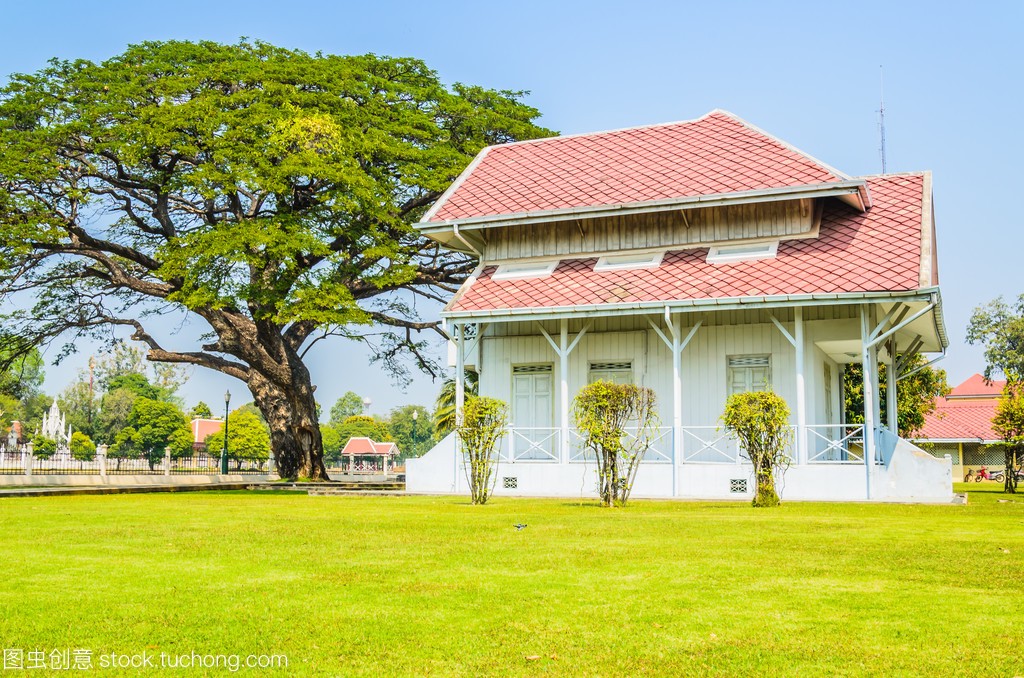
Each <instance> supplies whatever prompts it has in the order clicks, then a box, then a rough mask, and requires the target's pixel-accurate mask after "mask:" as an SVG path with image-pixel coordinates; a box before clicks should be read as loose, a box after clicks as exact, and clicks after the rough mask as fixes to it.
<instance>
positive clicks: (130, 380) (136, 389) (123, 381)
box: [107, 372, 161, 400]
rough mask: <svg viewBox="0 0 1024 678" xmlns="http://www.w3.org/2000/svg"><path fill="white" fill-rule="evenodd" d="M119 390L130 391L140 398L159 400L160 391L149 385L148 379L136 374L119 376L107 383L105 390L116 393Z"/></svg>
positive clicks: (128, 373)
mask: <svg viewBox="0 0 1024 678" xmlns="http://www.w3.org/2000/svg"><path fill="white" fill-rule="evenodd" d="M119 389H124V390H126V391H131V392H132V393H134V394H135V395H136V396H138V397H140V398H148V399H150V400H161V397H160V396H161V392H160V389H159V388H157V387H156V386H153V385H152V384H150V383H149V379H146V376H145V375H143V374H139V373H138V372H127V373H125V374H119V375H117V376H116V377H113V378H111V379H110V380H109V381H108V382H107V390H109V391H117V390H119Z"/></svg>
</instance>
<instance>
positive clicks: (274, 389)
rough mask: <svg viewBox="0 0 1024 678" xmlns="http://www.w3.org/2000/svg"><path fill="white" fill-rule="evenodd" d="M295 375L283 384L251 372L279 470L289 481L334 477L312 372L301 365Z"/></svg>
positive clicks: (254, 392) (250, 387)
mask: <svg viewBox="0 0 1024 678" xmlns="http://www.w3.org/2000/svg"><path fill="white" fill-rule="evenodd" d="M291 375H292V382H291V383H290V384H287V385H284V386H282V385H280V384H277V383H274V382H271V381H270V380H269V379H267V378H266V377H264V376H263V375H262V374H260V373H258V372H256V371H255V370H252V371H251V372H250V373H249V383H248V385H249V390H250V391H251V392H252V395H253V399H254V400H255V403H256V407H258V408H259V409H260V412H262V413H263V417H264V418H265V419H266V420H267V424H269V425H270V449H271V450H272V451H273V454H274V458H275V460H276V462H277V472H278V473H279V474H280V476H281V478H284V479H287V480H300V479H301V480H330V478H329V477H328V476H327V468H326V467H325V466H324V445H323V439H322V438H321V437H320V424H319V422H318V421H317V415H316V399H315V398H314V397H313V385H312V382H311V380H310V376H309V372H308V371H307V370H306V369H305V366H301V368H299V369H293V370H292V372H291Z"/></svg>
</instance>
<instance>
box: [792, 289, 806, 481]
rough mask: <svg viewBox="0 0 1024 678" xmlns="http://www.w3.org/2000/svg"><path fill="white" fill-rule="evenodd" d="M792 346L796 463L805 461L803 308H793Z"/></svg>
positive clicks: (804, 462)
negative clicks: (794, 384)
mask: <svg viewBox="0 0 1024 678" xmlns="http://www.w3.org/2000/svg"><path fill="white" fill-rule="evenodd" d="M793 320H794V328H793V335H794V336H793V339H794V341H793V347H794V349H795V351H796V356H795V358H796V463H798V464H806V463H807V391H806V387H805V385H804V369H805V367H806V366H805V365H804V361H805V359H806V358H805V356H804V309H803V308H802V307H800V306H797V307H796V308H794V309H793Z"/></svg>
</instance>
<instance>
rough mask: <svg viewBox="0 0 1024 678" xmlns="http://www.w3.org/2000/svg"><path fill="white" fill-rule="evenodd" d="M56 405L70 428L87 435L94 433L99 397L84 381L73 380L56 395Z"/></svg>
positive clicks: (90, 435)
mask: <svg viewBox="0 0 1024 678" xmlns="http://www.w3.org/2000/svg"><path fill="white" fill-rule="evenodd" d="M57 406H58V407H60V411H61V412H63V413H64V416H65V417H66V418H67V421H68V423H69V424H71V428H72V429H73V430H75V431H81V432H82V433H84V434H86V435H87V436H89V437H92V436H94V435H96V425H97V418H98V416H99V409H100V399H99V398H98V397H96V393H95V392H94V391H92V390H91V389H90V388H89V383H88V382H86V381H81V380H79V381H74V382H72V383H70V384H68V385H67V387H65V389H64V390H63V391H61V392H60V395H58V396H57Z"/></svg>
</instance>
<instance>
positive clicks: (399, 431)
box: [388, 405, 434, 459]
mask: <svg viewBox="0 0 1024 678" xmlns="http://www.w3.org/2000/svg"><path fill="white" fill-rule="evenodd" d="M413 414H415V415H416V416H415V417H414V416H413ZM388 429H389V430H390V431H391V437H392V438H394V439H395V442H396V443H398V452H399V458H400V459H409V458H411V457H420V456H423V455H424V454H426V453H427V452H428V451H429V450H430V447H431V444H432V443H433V441H434V421H433V418H432V417H431V416H430V412H428V411H427V408H425V407H423V406H422V405H403V406H402V407H396V408H394V409H393V410H391V414H389V415H388Z"/></svg>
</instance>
